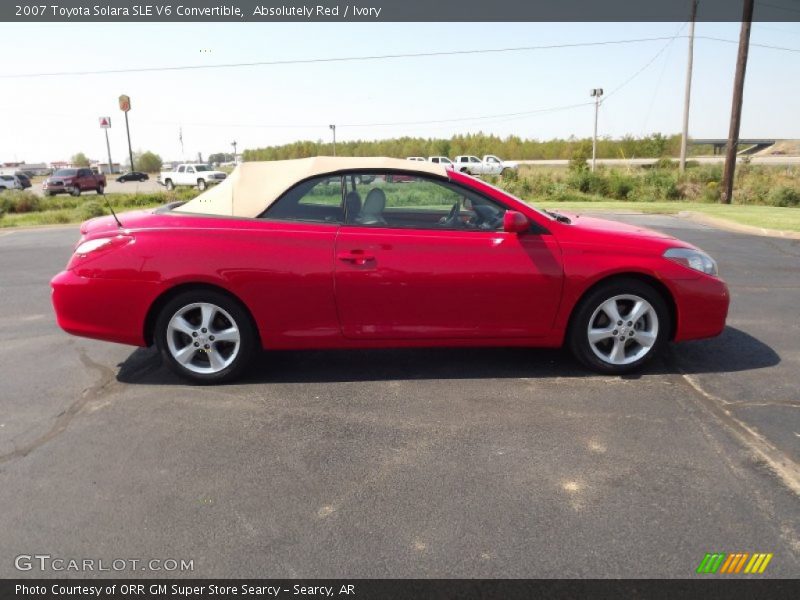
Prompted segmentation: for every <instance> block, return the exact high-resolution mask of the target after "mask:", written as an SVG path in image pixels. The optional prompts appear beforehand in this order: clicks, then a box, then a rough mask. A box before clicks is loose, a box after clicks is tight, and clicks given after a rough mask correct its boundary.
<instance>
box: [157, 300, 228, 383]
mask: <svg viewBox="0 0 800 600" xmlns="http://www.w3.org/2000/svg"><path fill="white" fill-rule="evenodd" d="M166 333H167V335H166V338H167V347H168V349H169V352H170V354H171V355H172V357H173V358H174V359H175V361H176V362H177V363H178V364H179V365H181V366H182V367H184V368H185V369H187V370H189V371H192V372H193V373H202V374H213V373H219V372H220V371H222V370H223V369H225V368H226V367H228V366H229V365H230V364H231V363H233V361H234V360H236V357H237V355H238V354H239V350H240V348H241V344H242V340H241V332H240V330H239V325H238V324H237V323H236V321H235V320H234V318H233V317H232V316H231V314H230V313H229V312H227V311H226V310H224V309H223V308H221V307H219V306H217V305H216V304H212V303H209V302H196V303H193V304H188V305H186V306H184V307H182V308H180V309H179V310H178V311H177V312H176V313H175V314H174V315H173V316H172V318H171V319H170V320H169V323H168V324H167V332H166Z"/></svg>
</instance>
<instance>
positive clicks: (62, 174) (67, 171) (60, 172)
mask: <svg viewBox="0 0 800 600" xmlns="http://www.w3.org/2000/svg"><path fill="white" fill-rule="evenodd" d="M77 174H78V169H59V170H58V171H56V172H55V173H53V175H56V176H58V177H69V176H71V175H77Z"/></svg>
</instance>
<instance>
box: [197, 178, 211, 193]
mask: <svg viewBox="0 0 800 600" xmlns="http://www.w3.org/2000/svg"><path fill="white" fill-rule="evenodd" d="M207 187H208V184H207V183H206V180H205V179H198V180H197V189H198V190H200V191H201V192H205V191H206V188H207Z"/></svg>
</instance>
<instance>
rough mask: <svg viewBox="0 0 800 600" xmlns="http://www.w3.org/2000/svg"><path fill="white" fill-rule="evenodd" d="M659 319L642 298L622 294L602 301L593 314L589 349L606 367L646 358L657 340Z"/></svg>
mask: <svg viewBox="0 0 800 600" xmlns="http://www.w3.org/2000/svg"><path fill="white" fill-rule="evenodd" d="M658 331H659V324H658V315H657V314H656V310H655V309H654V308H653V306H652V305H651V304H650V303H649V302H648V301H647V300H645V299H644V298H642V297H641V296H637V295H634V294H622V295H618V296H613V297H611V298H608V299H607V300H605V301H604V302H603V303H602V304H600V306H598V307H597V308H596V309H595V310H594V312H593V313H592V316H591V318H590V319H589V326H588V327H587V330H586V335H587V338H588V341H589V346H590V347H591V349H592V352H594V354H595V356H597V357H598V358H599V359H600V360H602V361H603V362H605V363H607V364H609V365H615V366H619V365H628V364H631V363H634V362H636V361H638V360H640V359H642V358H643V357H645V356H646V355H647V354H648V353H649V352H650V350H652V348H653V346H654V345H655V344H656V341H657V340H658Z"/></svg>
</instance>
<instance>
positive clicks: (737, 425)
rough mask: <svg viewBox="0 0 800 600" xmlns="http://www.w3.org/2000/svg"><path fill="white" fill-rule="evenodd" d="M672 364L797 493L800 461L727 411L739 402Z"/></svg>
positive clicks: (708, 407)
mask: <svg viewBox="0 0 800 600" xmlns="http://www.w3.org/2000/svg"><path fill="white" fill-rule="evenodd" d="M675 368H676V369H677V370H678V372H679V373H680V374H681V379H682V380H683V381H684V382H685V383H686V384H687V385H688V387H690V388H691V389H692V390H693V391H694V392H695V397H696V398H697V399H698V401H699V403H700V405H701V406H702V407H703V408H705V409H706V411H707V412H709V413H710V414H711V415H712V416H713V417H715V418H716V420H717V421H719V422H720V423H721V424H722V425H723V427H724V428H725V429H727V430H728V431H729V432H731V433H732V434H733V435H734V436H735V437H736V438H738V439H739V441H740V442H741V443H742V444H744V446H745V447H746V448H747V449H748V450H749V451H750V452H751V453H752V454H754V455H756V456H757V457H758V458H760V459H761V460H762V461H763V462H764V463H765V464H766V465H767V466H768V467H769V468H770V470H771V471H772V472H773V473H775V475H777V476H778V478H779V479H780V480H781V481H782V482H783V483H784V485H786V486H787V487H788V488H789V489H790V490H791V491H792V492H794V494H795V495H797V496H800V464H798V463H797V462H795V461H794V460H792V458H791V457H789V456H787V455H786V454H785V453H784V452H781V451H780V450H779V449H778V448H776V447H775V446H774V445H772V444H771V443H770V442H769V441H767V440H766V439H765V438H764V437H763V436H762V435H761V434H759V433H758V432H757V431H756V430H754V429H753V428H752V427H750V426H748V425H746V424H745V423H744V422H742V421H740V420H739V419H737V418H736V417H734V416H733V415H732V414H731V411H730V410H729V407H731V406H733V405H734V404H736V405H739V406H741V404H740V403H732V402H730V401H728V400H725V399H724V398H721V397H719V396H716V395H714V394H712V393H710V392H708V391H706V390H705V389H703V387H702V385H700V383H699V382H698V381H697V379H696V378H694V377H692V376H691V375H690V374H688V373H686V372H685V371H684V370H683V369H682V368H681V367H680V366H679V365H677V364H676V365H675Z"/></svg>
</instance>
